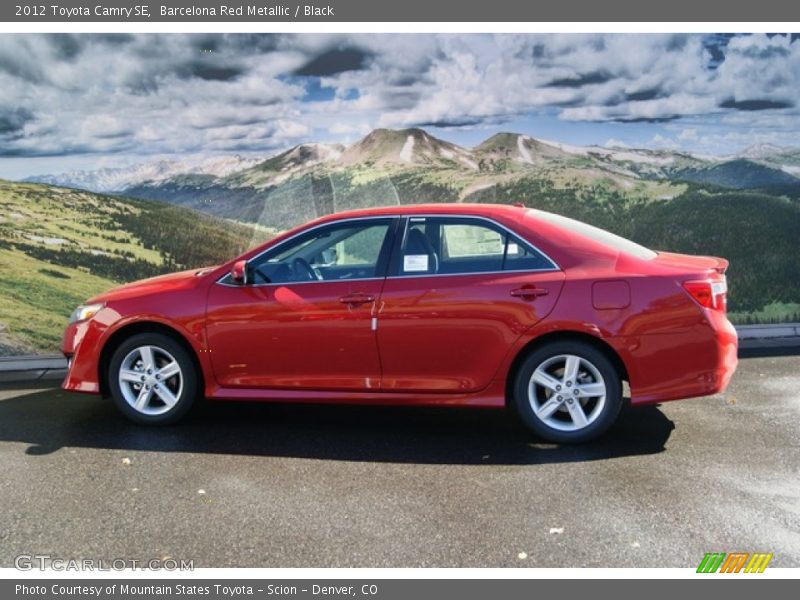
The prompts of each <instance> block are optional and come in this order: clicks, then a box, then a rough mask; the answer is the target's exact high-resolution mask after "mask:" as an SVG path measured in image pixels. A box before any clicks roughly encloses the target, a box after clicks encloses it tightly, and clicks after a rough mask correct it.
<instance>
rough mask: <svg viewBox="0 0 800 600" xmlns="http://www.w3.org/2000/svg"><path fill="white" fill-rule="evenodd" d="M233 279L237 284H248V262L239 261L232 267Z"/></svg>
mask: <svg viewBox="0 0 800 600" xmlns="http://www.w3.org/2000/svg"><path fill="white" fill-rule="evenodd" d="M231 279H233V281H234V282H235V283H238V284H241V285H245V284H247V261H246V260H237V261H236V262H235V263H233V267H231Z"/></svg>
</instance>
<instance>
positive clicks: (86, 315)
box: [69, 303, 105, 323]
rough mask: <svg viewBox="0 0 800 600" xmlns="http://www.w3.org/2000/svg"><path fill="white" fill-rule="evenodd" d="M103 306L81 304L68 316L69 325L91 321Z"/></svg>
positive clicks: (99, 304)
mask: <svg viewBox="0 0 800 600" xmlns="http://www.w3.org/2000/svg"><path fill="white" fill-rule="evenodd" d="M104 306H105V304H103V303H98V304H82V305H81V306H79V307H78V308H76V309H75V310H73V311H72V314H71V315H70V316H69V322H70V323H77V322H78V321H85V320H86V319H91V318H92V317H93V316H95V315H96V314H97V313H98V312H100V309H101V308H103V307H104Z"/></svg>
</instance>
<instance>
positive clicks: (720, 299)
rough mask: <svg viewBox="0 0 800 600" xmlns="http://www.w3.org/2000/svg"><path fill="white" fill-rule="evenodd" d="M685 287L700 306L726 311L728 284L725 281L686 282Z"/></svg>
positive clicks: (703, 280)
mask: <svg viewBox="0 0 800 600" xmlns="http://www.w3.org/2000/svg"><path fill="white" fill-rule="evenodd" d="M683 287H684V289H685V290H686V291H687V292H689V295H690V296H691V297H692V298H694V300H695V302H697V303H698V304H699V305H700V306H704V307H705V308H715V309H717V310H723V311H724V310H726V308H727V306H726V304H727V298H726V296H727V293H728V284H727V283H726V282H725V280H724V279H722V280H717V281H712V280H710V279H700V280H695V281H684V282H683Z"/></svg>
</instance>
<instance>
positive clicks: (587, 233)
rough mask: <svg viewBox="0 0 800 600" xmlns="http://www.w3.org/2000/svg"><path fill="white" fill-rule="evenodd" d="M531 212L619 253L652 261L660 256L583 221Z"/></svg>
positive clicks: (537, 211)
mask: <svg viewBox="0 0 800 600" xmlns="http://www.w3.org/2000/svg"><path fill="white" fill-rule="evenodd" d="M530 212H532V213H533V214H534V215H536V218H537V219H541V220H542V221H547V222H548V223H552V224H553V225H557V226H558V227H561V228H562V229H566V230H567V231H571V232H572V233H577V234H578V235H582V236H583V237H587V238H589V239H592V240H594V241H596V242H599V243H601V244H603V245H604V246H608V247H609V248H612V249H613V250H616V251H618V252H624V253H625V254H630V255H631V256H635V257H636V258H641V259H643V260H650V259H652V258H655V257H656V256H658V254H656V253H655V252H653V251H652V250H650V248H645V247H644V246H642V245H640V244H637V243H636V242H632V241H630V240H628V239H625V238H624V237H620V236H618V235H616V234H614V233H611V232H610V231H606V230H605V229H600V228H599V227H595V226H594V225H588V224H587V223H582V222H581V221H576V220H575V219H570V218H568V217H563V216H561V215H556V214H553V213H549V212H545V211H542V210H536V209H531V211H530Z"/></svg>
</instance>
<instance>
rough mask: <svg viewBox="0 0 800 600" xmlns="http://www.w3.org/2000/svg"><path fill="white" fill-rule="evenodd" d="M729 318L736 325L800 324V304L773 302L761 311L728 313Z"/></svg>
mask: <svg viewBox="0 0 800 600" xmlns="http://www.w3.org/2000/svg"><path fill="white" fill-rule="evenodd" d="M728 318H729V319H730V320H731V322H733V323H735V324H736V325H761V324H764V323H800V303H799V302H772V303H770V304H767V305H766V306H765V307H764V308H762V309H760V310H751V311H743V312H731V313H728Z"/></svg>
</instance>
